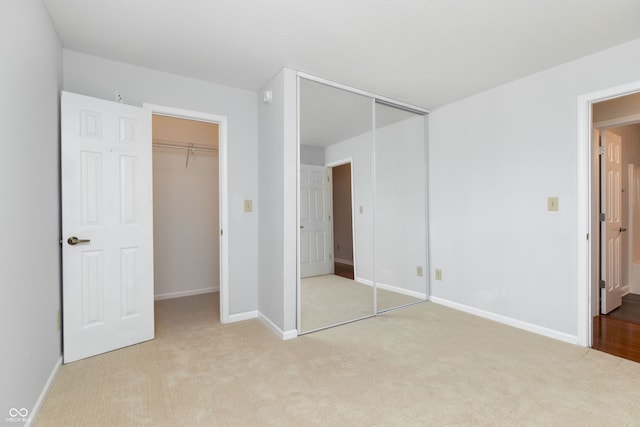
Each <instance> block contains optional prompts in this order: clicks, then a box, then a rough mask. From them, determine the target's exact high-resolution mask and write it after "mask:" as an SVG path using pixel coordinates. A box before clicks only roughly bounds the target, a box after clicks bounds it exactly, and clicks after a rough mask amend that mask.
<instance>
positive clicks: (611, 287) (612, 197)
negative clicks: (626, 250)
mask: <svg viewBox="0 0 640 427" xmlns="http://www.w3.org/2000/svg"><path fill="white" fill-rule="evenodd" d="M602 146H604V147H605V151H604V155H603V156H602V157H603V159H602V162H601V168H602V171H603V173H602V182H601V184H600V189H601V191H600V193H601V204H600V205H601V209H602V212H603V213H604V214H605V221H603V222H602V223H601V233H602V239H601V242H602V260H601V279H602V280H604V283H605V285H604V288H602V289H601V290H600V291H601V298H600V300H601V308H600V311H601V312H602V314H607V313H609V312H611V311H612V310H614V309H616V308H617V307H620V305H622V283H621V279H622V275H621V272H622V259H621V249H622V236H621V232H622V230H623V229H622V221H621V212H622V199H621V197H622V141H621V138H620V137H619V136H618V135H616V134H614V133H611V132H608V131H604V132H602Z"/></svg>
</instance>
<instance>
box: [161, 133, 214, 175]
mask: <svg viewBox="0 0 640 427" xmlns="http://www.w3.org/2000/svg"><path fill="white" fill-rule="evenodd" d="M152 145H153V146H154V147H160V148H174V149H178V150H187V160H186V161H185V163H184V167H185V168H186V167H189V156H190V155H191V154H193V153H194V152H196V151H209V152H213V153H217V152H218V149H217V148H216V147H203V146H198V145H196V144H193V143H191V142H180V141H168V140H162V139H154V140H153V142H152Z"/></svg>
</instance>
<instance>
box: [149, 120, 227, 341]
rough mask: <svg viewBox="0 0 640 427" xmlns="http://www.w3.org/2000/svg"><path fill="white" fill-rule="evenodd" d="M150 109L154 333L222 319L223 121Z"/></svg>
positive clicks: (219, 321) (220, 321)
mask: <svg viewBox="0 0 640 427" xmlns="http://www.w3.org/2000/svg"><path fill="white" fill-rule="evenodd" d="M153 110H154V114H153V115H152V141H153V221H154V224H153V236H154V299H155V312H156V331H160V330H163V329H166V328H168V327H172V326H170V325H173V324H182V326H185V325H184V323H185V322H187V323H188V324H193V323H196V322H197V323H200V324H211V323H225V319H224V311H227V316H228V306H227V305H228V304H227V303H226V301H224V304H223V301H222V299H224V298H221V294H223V291H222V290H221V288H222V287H221V282H222V281H221V278H223V277H224V276H225V275H224V274H222V273H223V271H224V266H223V265H221V264H222V263H221V259H222V257H221V254H222V250H224V249H223V244H222V243H223V242H222V237H221V234H223V233H222V230H223V227H222V226H221V213H222V212H223V211H224V209H223V207H224V206H223V205H224V203H222V202H223V201H222V200H221V192H220V189H221V188H224V186H222V185H221V178H223V175H222V173H221V172H222V171H224V170H225V168H224V167H222V165H221V161H220V158H221V156H220V154H221V153H220V151H221V135H222V132H221V130H222V129H221V127H222V126H221V124H220V123H217V122H213V121H203V120H194V119H192V118H189V117H179V116H173V115H165V114H158V113H157V112H156V109H155V108H154V109H153ZM222 181H224V179H222ZM223 306H226V310H224V308H223ZM181 321H182V322H181Z"/></svg>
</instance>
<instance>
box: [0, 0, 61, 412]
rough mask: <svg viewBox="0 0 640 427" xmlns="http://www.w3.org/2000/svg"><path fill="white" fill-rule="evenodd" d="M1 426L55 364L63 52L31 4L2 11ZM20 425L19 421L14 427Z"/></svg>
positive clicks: (7, 5)
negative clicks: (60, 103)
mask: <svg viewBox="0 0 640 427" xmlns="http://www.w3.org/2000/svg"><path fill="white" fill-rule="evenodd" d="M0 56H1V57H2V66H0V93H2V100H1V101H0V129H1V130H2V139H1V141H2V155H0V183H1V184H0V185H2V200H1V201H0V204H1V206H2V207H1V208H0V224H2V227H0V259H1V260H2V261H1V265H2V266H1V267H0V316H1V317H0V337H2V351H0V381H1V383H2V386H0V420H3V421H4V419H5V418H7V417H9V415H8V414H9V409H10V408H26V409H27V410H29V411H30V413H33V409H34V404H35V403H36V400H37V399H38V396H39V395H40V393H41V391H42V390H43V388H44V387H45V384H46V383H47V379H48V378H49V376H50V374H51V373H52V372H53V370H54V368H55V366H56V365H57V363H58V362H59V360H60V355H61V336H60V331H59V330H58V327H57V315H58V311H59V310H60V244H59V239H60V213H59V211H60V202H59V197H60V190H59V166H58V165H59V155H60V150H59V131H60V126H59V115H60V112H59V98H60V97H59V93H60V88H61V85H62V49H61V45H60V42H59V41H58V37H57V35H56V33H55V30H54V29H53V26H52V25H51V22H50V20H49V16H48V14H47V11H46V10H45V8H44V6H43V5H42V3H41V2H40V1H39V0H5V1H3V2H1V3H0ZM13 424H20V423H13Z"/></svg>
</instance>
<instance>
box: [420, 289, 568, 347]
mask: <svg viewBox="0 0 640 427" xmlns="http://www.w3.org/2000/svg"><path fill="white" fill-rule="evenodd" d="M429 301H431V302H433V303H436V304H440V305H443V306H445V307H449V308H453V309H455V310H458V311H463V312H465V313H469V314H473V315H475V316H479V317H483V318H485V319H489V320H493V321H494V322H498V323H503V324H505V325H509V326H513V327H514V328H518V329H524V330H525V331H529V332H533V333H534V334H538V335H543V336H545V337H549V338H553V339H556V340H559V341H564V342H566V343H569V344H575V345H579V344H578V337H577V336H576V335H570V334H567V333H564V332H560V331H556V330H554V329H549V328H544V327H542V326H538V325H534V324H533V323H528V322H523V321H522V320H517V319H513V318H511V317H507V316H502V315H500V314H495V313H491V312H490V311H485V310H480V309H479V308H475V307H470V306H468V305H464V304H459V303H457V302H453V301H449V300H446V299H444V298H438V297H434V296H430V297H429Z"/></svg>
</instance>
